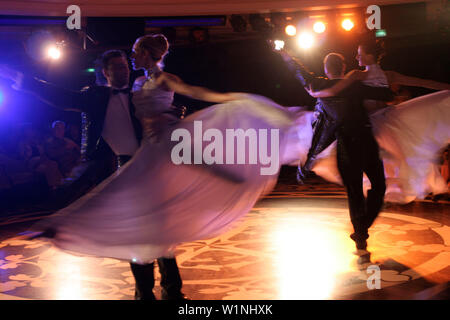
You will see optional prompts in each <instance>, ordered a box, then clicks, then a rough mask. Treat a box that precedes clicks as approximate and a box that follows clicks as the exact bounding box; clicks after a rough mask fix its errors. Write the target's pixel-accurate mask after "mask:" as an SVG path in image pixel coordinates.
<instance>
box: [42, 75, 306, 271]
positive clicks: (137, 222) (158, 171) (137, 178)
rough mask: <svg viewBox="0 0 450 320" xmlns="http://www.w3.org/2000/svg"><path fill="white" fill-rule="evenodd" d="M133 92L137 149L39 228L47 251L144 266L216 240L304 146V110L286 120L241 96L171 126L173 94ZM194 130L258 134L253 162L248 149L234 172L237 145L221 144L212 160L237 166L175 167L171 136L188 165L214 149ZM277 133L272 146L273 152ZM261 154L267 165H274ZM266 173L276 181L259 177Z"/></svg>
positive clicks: (277, 109)
mask: <svg viewBox="0 0 450 320" xmlns="http://www.w3.org/2000/svg"><path fill="white" fill-rule="evenodd" d="M134 89H135V90H137V91H135V92H134V93H133V103H134V105H135V108H136V115H137V117H138V118H140V119H141V120H142V124H143V125H144V141H143V143H142V145H141V147H140V149H139V150H138V151H137V153H136V154H135V155H134V156H133V158H132V159H131V160H130V161H129V162H128V163H127V164H125V165H124V166H123V167H121V168H120V170H119V171H118V172H117V173H116V174H114V175H113V176H111V177H109V178H108V179H106V180H105V181H104V182H103V183H101V184H100V185H99V186H97V187H96V188H94V189H93V191H91V192H89V193H88V194H87V195H85V196H84V197H82V198H80V199H79V200H77V201H76V202H74V203H73V204H71V205H69V206H68V207H66V208H65V209H63V210H61V211H59V212H58V213H56V214H55V215H53V216H51V217H49V218H48V219H46V220H45V221H43V223H41V224H39V225H38V226H37V228H35V229H38V228H40V229H42V228H44V227H45V228H46V227H49V226H50V227H53V228H56V230H57V237H56V238H55V239H53V240H52V241H53V243H54V244H55V245H56V246H57V247H59V248H61V249H64V250H67V251H69V252H72V253H76V254H87V255H95V256H103V257H112V258H118V259H123V260H128V261H134V262H136V263H146V262H149V261H153V260H154V259H155V258H158V257H161V256H165V255H170V254H171V252H172V250H173V247H174V246H176V245H177V244H179V243H181V242H190V241H195V240H200V239H205V238H210V237H214V236H217V235H219V234H220V233H222V232H225V231H227V230H228V229H229V228H230V227H232V225H233V223H234V222H236V221H237V220H238V219H239V218H240V217H242V216H243V215H245V214H246V213H247V212H248V211H250V210H251V208H252V207H253V206H254V204H255V203H256V201H257V200H258V199H259V198H260V197H261V196H262V195H264V194H265V193H266V192H270V190H271V189H272V188H273V186H274V185H275V183H276V181H277V177H278V172H279V169H280V166H281V165H282V164H286V163H292V162H295V161H296V160H297V159H298V158H299V155H305V154H306V153H307V150H308V148H309V145H310V141H311V135H312V129H311V126H310V123H311V117H312V113H310V112H304V111H302V109H301V108H290V109H289V110H288V109H287V108H283V107H281V106H279V105H277V104H276V103H274V102H273V101H271V100H269V99H267V98H264V97H261V96H257V95H247V96H245V95H243V98H242V99H241V100H236V101H231V102H227V103H223V104H217V105H213V106H211V107H208V108H206V109H204V110H201V111H199V112H196V113H194V114H192V115H190V116H188V117H186V118H185V119H183V120H181V121H175V119H174V118H173V117H172V116H170V115H168V114H167V113H165V112H166V111H168V110H170V107H171V104H172V100H173V92H169V91H165V90H162V89H161V88H159V87H156V86H155V85H154V83H153V82H152V81H151V80H150V81H146V82H145V83H143V84H141V85H138V86H137V87H135V88H134ZM195 123H197V124H199V123H201V125H202V129H203V130H202V131H203V134H204V135H205V136H206V134H207V129H213V131H210V133H217V132H218V131H220V132H222V133H223V136H224V137H225V136H226V134H225V133H226V130H227V129H228V130H230V129H232V130H238V129H242V130H244V131H245V130H255V131H254V132H256V133H257V138H258V140H257V142H258V150H257V155H258V157H257V158H258V159H257V160H258V161H256V163H252V162H251V161H250V160H249V159H250V156H251V154H250V153H251V148H249V147H248V146H249V145H247V147H246V149H245V150H244V153H245V155H246V156H247V157H246V161H245V163H243V164H242V163H241V164H240V163H238V158H239V156H240V155H242V150H239V148H238V145H237V143H236V146H235V147H234V149H233V148H231V149H230V148H227V146H226V144H227V142H228V140H227V141H223V143H222V149H220V148H219V147H218V148H217V149H216V153H217V154H220V153H221V151H223V153H224V154H225V153H227V155H228V154H229V153H230V152H232V151H234V160H235V162H234V163H236V164H217V163H216V164H212V165H209V164H205V161H202V162H203V163H201V164H178V165H177V164H175V163H174V160H173V152H172V151H173V149H174V147H175V146H176V145H177V144H178V143H179V142H178V141H171V137H172V134H173V132H174V131H175V130H176V129H181V131H184V132H189V134H190V135H191V136H192V141H191V144H192V145H193V148H192V157H191V158H192V159H194V153H195V152H194V150H195V147H197V148H198V145H196V146H195V144H196V143H198V141H201V142H200V146H202V147H203V149H204V150H206V147H207V146H208V145H210V144H211V141H207V139H206V138H205V136H204V137H203V140H204V141H202V136H201V135H200V136H198V132H196V129H195ZM298 128H303V129H304V130H302V131H301V132H300V131H298ZM118 129H119V130H120V128H118ZM197 130H198V128H197ZM214 130H216V131H214ZM274 130H275V131H276V132H278V138H279V140H278V145H275V144H271V140H270V139H271V137H272V135H273V136H274V137H276V134H275V133H274V132H275V131H274ZM179 131H180V130H179ZM264 132H265V133H266V135H267V141H268V142H267V143H265V142H264ZM195 134H197V136H195ZM218 137H219V136H218V135H216V136H215V139H218V140H220V139H219V138H218ZM210 140H211V137H210ZM180 141H181V140H180ZM214 141H215V140H214ZM219 142H220V141H217V143H218V144H216V146H218V145H219ZM265 148H266V149H267V150H265ZM265 151H267V152H265ZM261 154H265V155H266V156H267V155H273V156H274V157H272V161H271V162H270V163H271V164H270V163H269V162H268V161H267V159H268V158H267V157H265V158H264V157H261ZM275 156H279V157H278V160H279V161H275V160H276V159H275V158H276V157H275ZM261 159H262V160H261ZM260 160H261V161H260ZM270 165H272V169H273V170H272V171H273V172H272V174H266V175H264V174H261V172H262V171H261V170H262V169H264V168H266V169H267V168H268V167H270Z"/></svg>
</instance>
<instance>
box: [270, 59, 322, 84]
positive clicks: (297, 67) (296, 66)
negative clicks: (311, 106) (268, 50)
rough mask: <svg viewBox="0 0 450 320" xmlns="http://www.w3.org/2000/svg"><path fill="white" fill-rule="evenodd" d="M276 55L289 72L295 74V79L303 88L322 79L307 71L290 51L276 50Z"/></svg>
mask: <svg viewBox="0 0 450 320" xmlns="http://www.w3.org/2000/svg"><path fill="white" fill-rule="evenodd" d="M276 52H277V53H279V54H280V56H281V57H282V58H283V60H284V62H285V63H286V65H287V67H288V68H289V70H291V71H292V72H293V73H295V77H296V78H297V80H299V81H300V83H301V84H302V85H303V86H304V87H308V86H310V85H311V84H313V82H314V80H316V79H319V78H321V79H324V78H322V77H318V76H316V75H315V74H314V73H312V72H311V71H309V70H308V69H307V68H306V67H305V66H304V65H303V63H302V62H301V61H300V60H299V59H298V58H296V57H295V56H294V55H293V54H292V53H291V52H290V51H288V50H277V51H276Z"/></svg>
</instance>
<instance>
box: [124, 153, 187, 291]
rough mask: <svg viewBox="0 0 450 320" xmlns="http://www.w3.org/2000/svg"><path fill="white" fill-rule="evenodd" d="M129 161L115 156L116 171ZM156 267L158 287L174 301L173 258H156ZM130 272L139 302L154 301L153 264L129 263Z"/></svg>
mask: <svg viewBox="0 0 450 320" xmlns="http://www.w3.org/2000/svg"><path fill="white" fill-rule="evenodd" d="M130 159H131V157H130V156H117V157H116V167H117V170H118V169H119V168H120V167H121V166H123V165H124V164H125V163H127V162H128V161H129V160H130ZM157 262H158V267H159V272H160V274H161V281H160V285H161V288H162V289H163V290H164V294H165V295H166V297H168V298H173V299H176V298H178V297H180V296H181V287H182V285H183V282H182V280H181V276H180V271H179V269H178V265H177V261H176V259H175V258H158V259H157ZM130 267H131V272H132V273H133V276H134V279H135V281H136V288H135V296H136V298H139V299H141V300H154V299H155V296H154V294H153V287H154V286H155V275H154V263H148V264H142V265H141V264H136V263H130Z"/></svg>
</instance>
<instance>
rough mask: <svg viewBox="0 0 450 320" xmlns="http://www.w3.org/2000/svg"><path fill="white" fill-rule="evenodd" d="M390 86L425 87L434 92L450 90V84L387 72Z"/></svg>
mask: <svg viewBox="0 0 450 320" xmlns="http://www.w3.org/2000/svg"><path fill="white" fill-rule="evenodd" d="M384 73H385V74H386V77H387V78H388V82H389V84H393V83H396V84H399V85H403V86H411V87H423V88H427V89H433V90H450V84H448V83H443V82H438V81H434V80H428V79H421V78H416V77H409V76H405V75H403V74H400V73H398V72H395V71H385V72H384Z"/></svg>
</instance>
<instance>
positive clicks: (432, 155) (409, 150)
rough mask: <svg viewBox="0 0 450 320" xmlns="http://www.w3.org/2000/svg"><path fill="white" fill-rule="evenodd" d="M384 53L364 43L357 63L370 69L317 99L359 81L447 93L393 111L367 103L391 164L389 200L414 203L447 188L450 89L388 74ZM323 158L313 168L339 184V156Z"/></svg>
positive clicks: (386, 162)
mask: <svg viewBox="0 0 450 320" xmlns="http://www.w3.org/2000/svg"><path fill="white" fill-rule="evenodd" d="M382 53H383V52H382V47H381V46H380V45H379V43H377V42H375V41H371V40H369V41H364V42H363V43H361V44H360V45H359V46H358V54H357V56H356V59H357V60H358V62H359V65H360V66H364V67H365V70H364V71H360V70H353V71H351V72H349V73H348V74H347V75H346V77H345V79H344V80H342V81H340V82H339V83H337V84H336V85H335V86H333V87H331V88H329V89H326V90H322V91H318V92H313V93H311V95H312V96H314V97H328V96H334V95H336V94H337V93H338V92H340V91H341V90H343V89H344V88H346V87H347V86H348V85H349V84H351V83H352V82H353V81H355V80H361V81H363V82H364V83H365V84H367V85H371V86H385V87H388V86H389V85H391V84H394V83H395V84H399V85H406V86H418V87H424V88H429V89H434V90H441V91H439V92H436V93H432V94H428V95H425V96H422V97H418V98H415V99H412V100H409V101H406V102H403V103H400V104H398V105H396V106H389V107H387V106H386V105H385V104H384V103H382V102H380V101H373V100H369V101H365V107H366V109H367V110H368V111H369V113H370V115H371V122H372V126H373V132H374V135H375V137H376V139H377V142H378V144H379V145H380V149H381V157H382V159H383V163H384V166H385V175H386V186H387V189H386V196H385V201H388V202H399V203H408V202H411V201H414V200H415V199H423V198H425V197H426V196H427V194H429V193H433V194H440V193H445V192H447V190H448V188H447V184H446V182H445V181H444V179H443V178H442V176H441V175H440V172H439V170H438V167H437V165H436V162H437V161H436V159H437V157H438V154H439V152H441V151H442V149H443V148H445V147H446V146H447V144H448V143H449V142H450V91H449V89H450V85H449V84H446V83H440V82H437V81H432V80H424V79H419V78H415V77H408V76H404V75H401V74H399V73H397V72H393V71H383V70H382V69H381V68H380V65H379V64H378V62H379V60H380V58H381V56H382ZM328 152H330V150H328ZM322 159H323V160H322V162H318V163H317V166H316V168H314V169H313V170H314V171H316V172H317V173H318V174H319V175H323V176H324V177H325V178H327V179H329V180H332V181H333V180H334V181H339V177H338V175H337V169H336V170H334V164H333V158H330V157H328V156H326V153H325V154H324V155H322ZM366 183H367V181H366Z"/></svg>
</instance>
